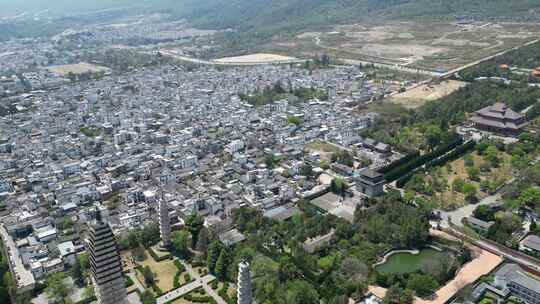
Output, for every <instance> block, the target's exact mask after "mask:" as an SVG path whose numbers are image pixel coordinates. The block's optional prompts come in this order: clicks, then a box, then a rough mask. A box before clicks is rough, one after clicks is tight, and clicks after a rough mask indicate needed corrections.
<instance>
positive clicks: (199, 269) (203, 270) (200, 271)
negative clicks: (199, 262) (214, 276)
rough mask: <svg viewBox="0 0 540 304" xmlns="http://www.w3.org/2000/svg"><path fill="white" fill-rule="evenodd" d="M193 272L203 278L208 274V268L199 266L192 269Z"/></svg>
mask: <svg viewBox="0 0 540 304" xmlns="http://www.w3.org/2000/svg"><path fill="white" fill-rule="evenodd" d="M193 270H194V271H195V272H196V273H198V274H199V275H200V276H201V277H204V276H205V275H207V274H208V273H209V271H208V267H206V266H199V267H193Z"/></svg>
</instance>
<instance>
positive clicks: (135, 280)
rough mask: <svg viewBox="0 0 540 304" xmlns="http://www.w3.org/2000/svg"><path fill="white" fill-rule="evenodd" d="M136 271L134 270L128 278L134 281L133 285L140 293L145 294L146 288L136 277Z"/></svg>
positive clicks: (129, 273) (128, 274)
mask: <svg viewBox="0 0 540 304" xmlns="http://www.w3.org/2000/svg"><path fill="white" fill-rule="evenodd" d="M134 271H135V270H134V269H132V270H131V271H130V272H128V273H127V276H128V277H129V278H130V279H131V280H132V281H133V283H134V284H135V287H137V289H138V290H139V291H140V292H144V286H142V284H141V282H139V280H138V279H137V276H136V275H135V273H134Z"/></svg>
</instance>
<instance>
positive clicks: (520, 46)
mask: <svg viewBox="0 0 540 304" xmlns="http://www.w3.org/2000/svg"><path fill="white" fill-rule="evenodd" d="M538 41H540V39H536V40H533V41H529V42H527V43H525V44H522V45H518V46H516V47H513V48H510V49H507V50H505V51H502V52H499V53H497V54H494V55H491V56H487V57H484V58H482V59H478V60H476V61H474V62H471V63H469V64H466V65H464V66H461V67H459V68H456V69H453V70H451V71H448V72H447V73H445V74H444V75H442V76H441V77H442V78H447V77H451V76H452V75H454V74H455V73H457V72H459V71H462V70H465V69H467V68H470V67H472V66H475V65H477V64H480V63H482V62H484V61H488V60H491V59H493V58H495V57H499V56H502V55H504V54H506V53H508V52H512V51H515V50H518V49H520V48H522V47H525V46H529V45H531V44H533V43H537V42H538Z"/></svg>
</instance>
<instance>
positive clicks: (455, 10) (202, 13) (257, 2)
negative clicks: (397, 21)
mask: <svg viewBox="0 0 540 304" xmlns="http://www.w3.org/2000/svg"><path fill="white" fill-rule="evenodd" d="M181 3H182V7H181V9H177V10H175V11H176V13H177V14H179V15H181V16H183V17H187V18H188V19H191V20H192V21H194V22H195V23H196V24H199V25H202V26H211V27H221V28H223V27H233V28H240V29H246V30H249V29H253V30H265V29H267V30H271V29H279V28H288V29H293V30H294V29H296V28H305V27H313V26H324V25H328V24H336V23H347V22H353V21H361V20H366V19H380V18H390V19H394V18H415V17H436V18H437V17H442V18H452V17H453V16H454V15H474V16H478V17H513V18H517V19H521V20H527V19H536V18H538V17H539V15H540V2H539V1H535V0H512V1H508V0H454V1H446V0H249V1H247V0H207V1H196V0H186V1H182V2H181Z"/></svg>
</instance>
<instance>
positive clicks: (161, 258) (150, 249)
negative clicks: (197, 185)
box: [148, 247, 172, 262]
mask: <svg viewBox="0 0 540 304" xmlns="http://www.w3.org/2000/svg"><path fill="white" fill-rule="evenodd" d="M148 253H150V256H152V258H153V259H154V261H156V262H163V261H165V260H170V259H172V254H170V253H168V254H166V255H163V256H161V257H159V256H158V255H157V254H156V253H155V252H154V249H152V248H151V247H150V248H148Z"/></svg>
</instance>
